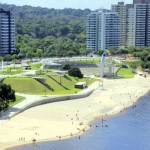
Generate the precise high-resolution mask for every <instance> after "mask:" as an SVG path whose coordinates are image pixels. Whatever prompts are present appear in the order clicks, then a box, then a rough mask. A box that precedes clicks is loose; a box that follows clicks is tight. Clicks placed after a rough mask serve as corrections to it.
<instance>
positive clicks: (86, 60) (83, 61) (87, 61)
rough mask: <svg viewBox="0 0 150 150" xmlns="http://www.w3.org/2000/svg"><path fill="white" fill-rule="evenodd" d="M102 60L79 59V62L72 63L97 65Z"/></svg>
mask: <svg viewBox="0 0 150 150" xmlns="http://www.w3.org/2000/svg"><path fill="white" fill-rule="evenodd" d="M99 61H100V60H99V59H94V58H91V59H79V60H74V61H72V62H81V63H89V64H96V63H98V62H99Z"/></svg>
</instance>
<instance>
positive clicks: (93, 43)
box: [86, 12, 98, 51]
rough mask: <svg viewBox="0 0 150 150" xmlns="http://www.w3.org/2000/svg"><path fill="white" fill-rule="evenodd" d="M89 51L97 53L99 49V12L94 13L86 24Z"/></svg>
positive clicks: (89, 16)
mask: <svg viewBox="0 0 150 150" xmlns="http://www.w3.org/2000/svg"><path fill="white" fill-rule="evenodd" d="M86 35H87V41H86V43H87V49H90V50H92V51H95V50H97V49H98V44H97V42H98V12H92V13H90V14H89V15H88V17H87V22H86Z"/></svg>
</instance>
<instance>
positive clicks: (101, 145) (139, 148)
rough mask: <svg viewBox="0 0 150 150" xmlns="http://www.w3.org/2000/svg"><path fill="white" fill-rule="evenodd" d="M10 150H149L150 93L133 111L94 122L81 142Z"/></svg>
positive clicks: (54, 143) (80, 139) (72, 140)
mask: <svg viewBox="0 0 150 150" xmlns="http://www.w3.org/2000/svg"><path fill="white" fill-rule="evenodd" d="M102 126H103V127H102ZM11 150H150V93H148V94H146V95H145V96H143V97H141V98H140V100H139V101H138V102H137V104H136V107H134V108H132V107H130V108H128V109H127V111H124V112H123V113H121V114H118V115H115V116H112V117H110V118H108V119H106V121H104V122H103V123H102V120H101V119H99V120H96V121H93V123H92V127H91V129H90V130H89V131H88V132H86V133H85V134H84V135H81V136H80V138H79V136H78V137H73V138H70V139H66V140H61V141H52V142H42V143H37V144H36V145H33V144H30V145H25V146H20V147H15V148H11Z"/></svg>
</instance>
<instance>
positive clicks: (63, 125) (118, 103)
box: [0, 75, 150, 150]
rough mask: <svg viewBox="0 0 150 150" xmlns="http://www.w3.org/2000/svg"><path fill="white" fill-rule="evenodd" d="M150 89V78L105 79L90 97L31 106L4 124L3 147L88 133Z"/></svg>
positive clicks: (0, 146)
mask: <svg viewBox="0 0 150 150" xmlns="http://www.w3.org/2000/svg"><path fill="white" fill-rule="evenodd" d="M149 90H150V77H147V78H144V77H141V76H138V75H136V76H135V78H133V79H118V80H106V79H104V80H103V88H102V87H100V88H99V89H97V90H95V91H94V92H93V93H92V94H91V95H90V96H89V97H86V98H83V99H75V100H71V101H63V102H57V103H50V104H46V105H41V106H37V107H34V108H31V109H28V110H26V111H24V112H22V113H20V114H19V115H17V116H15V117H14V118H12V119H10V120H9V121H6V122H3V123H1V125H0V135H1V136H0V149H1V150H2V149H6V148H8V147H11V146H15V145H22V144H26V143H29V142H32V139H36V141H37V142H39V141H43V140H49V141H50V140H56V139H57V140H61V139H63V138H69V137H71V136H74V135H79V134H82V133H84V132H85V131H86V130H88V129H90V122H91V121H92V120H94V119H96V118H99V117H102V118H103V119H105V117H107V116H108V115H112V114H116V113H118V112H120V111H122V110H124V109H125V108H127V107H128V106H131V105H134V106H135V105H136V104H135V102H136V101H137V99H138V98H139V97H141V96H142V95H144V94H146V93H147V92H148V91H149Z"/></svg>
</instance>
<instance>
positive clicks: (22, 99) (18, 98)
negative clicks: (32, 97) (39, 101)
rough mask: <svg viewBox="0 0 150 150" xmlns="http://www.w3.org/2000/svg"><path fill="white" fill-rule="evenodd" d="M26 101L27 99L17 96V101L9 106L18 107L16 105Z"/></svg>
mask: <svg viewBox="0 0 150 150" xmlns="http://www.w3.org/2000/svg"><path fill="white" fill-rule="evenodd" d="M24 100H25V97H23V96H18V95H16V101H14V102H10V103H9V106H14V105H16V104H18V103H20V102H22V101H24Z"/></svg>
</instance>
